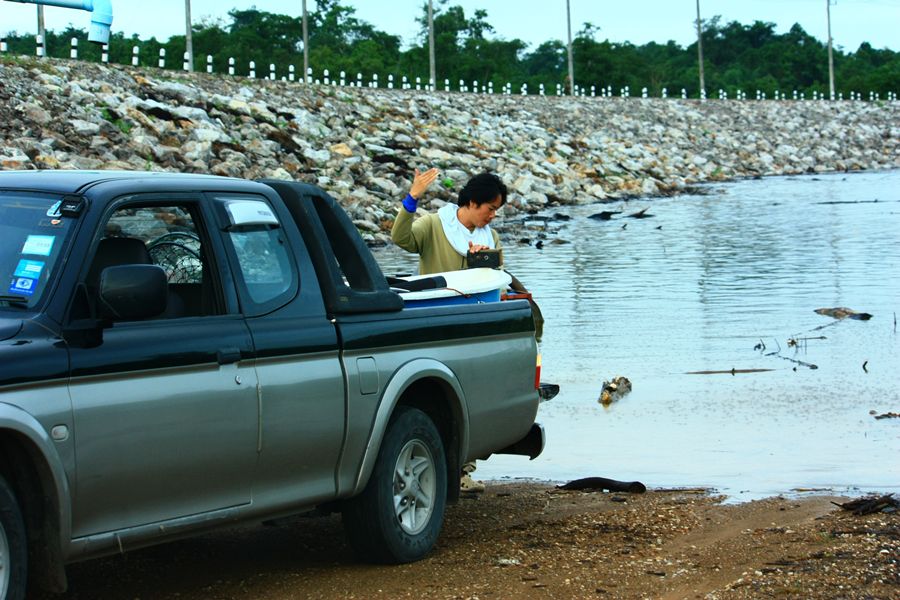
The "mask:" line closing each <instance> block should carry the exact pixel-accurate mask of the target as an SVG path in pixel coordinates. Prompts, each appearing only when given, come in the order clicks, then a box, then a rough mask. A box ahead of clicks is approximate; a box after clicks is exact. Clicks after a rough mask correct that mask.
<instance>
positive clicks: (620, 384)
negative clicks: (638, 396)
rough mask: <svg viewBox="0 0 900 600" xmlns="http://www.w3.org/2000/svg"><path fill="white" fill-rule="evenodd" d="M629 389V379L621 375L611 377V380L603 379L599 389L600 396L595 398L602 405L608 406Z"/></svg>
mask: <svg viewBox="0 0 900 600" xmlns="http://www.w3.org/2000/svg"><path fill="white" fill-rule="evenodd" d="M630 391H631V381H629V380H628V378H627V377H622V376H621V375H619V376H616V377H613V378H612V381H604V382H603V386H602V388H601V389H600V398H598V399H597V401H598V402H600V404H602V405H603V406H609V405H610V404H612V403H613V402H615V401H616V400H618V399H619V398H621V397H622V396H624V395H625V394H627V393H628V392H630Z"/></svg>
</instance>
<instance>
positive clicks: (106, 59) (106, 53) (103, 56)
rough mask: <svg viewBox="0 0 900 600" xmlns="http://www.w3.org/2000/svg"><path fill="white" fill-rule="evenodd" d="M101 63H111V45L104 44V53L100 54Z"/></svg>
mask: <svg viewBox="0 0 900 600" xmlns="http://www.w3.org/2000/svg"><path fill="white" fill-rule="evenodd" d="M100 62H103V63H108V62H109V44H103V52H101V53H100Z"/></svg>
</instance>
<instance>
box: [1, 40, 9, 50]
mask: <svg viewBox="0 0 900 600" xmlns="http://www.w3.org/2000/svg"><path fill="white" fill-rule="evenodd" d="M8 50H9V46H8V45H7V44H6V38H0V52H7V51H8Z"/></svg>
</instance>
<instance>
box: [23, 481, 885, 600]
mask: <svg viewBox="0 0 900 600" xmlns="http://www.w3.org/2000/svg"><path fill="white" fill-rule="evenodd" d="M721 500H722V499H721V498H717V497H711V496H709V495H707V494H705V493H702V492H692V491H649V492H647V493H646V494H640V495H636V494H610V493H602V492H570V491H561V490H557V489H555V488H554V487H552V486H550V485H546V484H537V483H524V484H523V483H513V484H507V483H503V484H500V483H496V484H488V487H487V491H486V492H485V493H484V494H481V495H477V496H474V497H466V498H463V499H461V500H460V502H459V503H458V504H457V505H455V506H451V507H449V509H448V514H447V518H446V522H445V525H444V530H443V533H442V535H441V539H440V542H439V544H438V546H437V548H436V549H435V551H434V552H433V553H432V554H431V555H430V556H429V557H428V558H426V559H425V560H423V561H421V562H418V563H415V564H410V565H401V566H390V567H384V566H371V565H364V564H358V563H356V562H355V561H354V559H353V556H352V554H351V552H350V550H349V549H348V547H347V546H346V544H345V542H344V538H343V530H342V526H341V522H340V517H339V516H331V517H319V518H297V519H293V520H290V521H288V522H285V523H280V524H278V525H274V526H272V525H260V526H253V527H244V528H240V529H232V530H228V531H222V532H217V533H213V534H207V535H204V536H201V537H197V538H193V539H189V540H185V541H179V542H174V543H170V544H166V545H162V546H157V547H154V548H149V549H145V550H139V551H135V552H131V553H128V554H125V555H122V556H116V557H112V558H107V559H99V560H94V561H88V562H85V563H79V564H75V565H72V566H70V567H69V570H68V572H69V583H70V591H69V593H68V594H66V595H65V596H63V597H62V598H70V599H92V600H105V599H123V598H124V599H129V600H136V599H140V600H152V599H157V598H178V599H188V600H195V599H204V600H206V599H226V598H260V599H272V600H275V599H286V598H366V599H368V598H436V599H440V598H447V599H457V598H460V599H463V598H470V599H474V598H480V599H489V598H529V599H530V598H663V599H679V598H714V599H719V598H721V599H732V598H867V599H868V598H893V599H898V598H900V515H898V514H897V513H892V514H888V513H878V514H874V515H868V516H854V515H853V514H852V513H850V512H847V511H844V510H841V509H839V508H837V507H836V506H835V505H833V504H832V503H831V501H832V500H835V501H845V500H846V499H838V498H833V497H824V496H810V497H805V498H800V499H785V498H770V499H767V500H762V501H757V502H749V503H743V504H737V505H733V504H723V503H722V502H721ZM35 597H41V598H43V596H35ZM47 598H60V596H50V597H47Z"/></svg>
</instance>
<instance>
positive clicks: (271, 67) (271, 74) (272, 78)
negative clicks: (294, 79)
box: [269, 63, 275, 81]
mask: <svg viewBox="0 0 900 600" xmlns="http://www.w3.org/2000/svg"><path fill="white" fill-rule="evenodd" d="M269 81H275V63H269Z"/></svg>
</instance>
